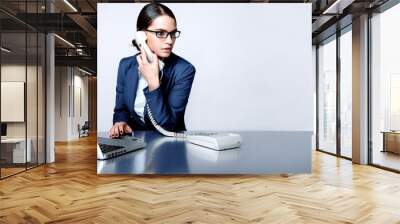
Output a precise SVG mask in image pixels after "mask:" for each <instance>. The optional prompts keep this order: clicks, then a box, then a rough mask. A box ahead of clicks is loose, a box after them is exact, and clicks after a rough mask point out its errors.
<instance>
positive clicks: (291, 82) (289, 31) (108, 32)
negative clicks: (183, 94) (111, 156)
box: [97, 3, 315, 131]
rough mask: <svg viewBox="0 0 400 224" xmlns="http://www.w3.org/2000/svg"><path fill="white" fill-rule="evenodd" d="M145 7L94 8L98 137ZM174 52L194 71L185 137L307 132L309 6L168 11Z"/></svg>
mask: <svg viewBox="0 0 400 224" xmlns="http://www.w3.org/2000/svg"><path fill="white" fill-rule="evenodd" d="M144 5H145V4H135V3H133V4H98V17H97V18H98V39H97V40H98V60H97V61H98V107H97V111H98V131H107V130H108V129H109V128H110V126H111V125H112V114H113V107H114V102H115V84H116V77H117V69H118V62H119V60H120V59H121V58H122V57H126V56H130V55H132V54H134V53H135V49H134V48H133V47H131V46H130V42H131V40H132V37H133V34H134V31H135V27H136V18H137V15H138V13H139V11H140V10H141V8H142V7H143V6H144ZM166 5H167V6H168V7H170V8H171V9H172V11H173V12H174V14H175V16H176V18H177V24H178V29H179V30H181V31H182V35H181V37H179V38H178V39H177V41H176V44H175V47H174V52H175V53H176V54H178V55H180V56H182V57H184V58H185V59H187V60H188V61H190V62H191V63H192V64H193V65H194V66H195V67H196V70H197V73H196V77H195V81H194V83H193V87H192V92H191V96H190V99H189V104H188V107H187V112H186V117H185V120H186V124H187V127H188V129H189V130H200V129H202V130H306V131H312V130H313V113H314V110H313V94H314V88H315V85H314V81H313V80H314V76H313V72H312V60H311V57H312V50H311V49H312V47H311V23H310V20H311V4H264V3H258V4H254V3H252V4H246V3H244V4H241V3H234V4H233V3H232V4H184V3H179V4H177V3H175V4H166Z"/></svg>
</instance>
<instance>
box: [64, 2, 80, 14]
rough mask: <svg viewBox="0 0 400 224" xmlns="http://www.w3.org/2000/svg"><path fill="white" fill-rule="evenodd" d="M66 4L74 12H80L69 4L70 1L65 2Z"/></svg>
mask: <svg viewBox="0 0 400 224" xmlns="http://www.w3.org/2000/svg"><path fill="white" fill-rule="evenodd" d="M64 2H65V4H67V5H68V6H69V7H70V8H71V9H72V10H74V11H75V12H78V10H77V9H76V8H75V7H74V6H73V5H72V4H71V3H69V1H68V0H64Z"/></svg>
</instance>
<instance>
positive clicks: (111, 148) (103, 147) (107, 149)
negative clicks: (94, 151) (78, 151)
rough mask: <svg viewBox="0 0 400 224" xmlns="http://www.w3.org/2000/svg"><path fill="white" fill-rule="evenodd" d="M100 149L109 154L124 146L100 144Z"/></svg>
mask: <svg viewBox="0 0 400 224" xmlns="http://www.w3.org/2000/svg"><path fill="white" fill-rule="evenodd" d="M99 147H100V149H101V151H102V152H103V153H109V152H112V151H115V150H117V149H121V148H123V147H122V146H116V145H106V144H99Z"/></svg>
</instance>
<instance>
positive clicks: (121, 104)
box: [109, 3, 196, 138]
mask: <svg viewBox="0 0 400 224" xmlns="http://www.w3.org/2000/svg"><path fill="white" fill-rule="evenodd" d="M136 29H137V31H144V32H145V33H146V35H147V45H148V46H149V48H150V49H151V50H152V51H153V52H154V53H153V58H154V59H155V60H154V61H153V62H152V63H150V62H149V61H148V60H147V57H146V56H145V53H144V50H143V49H142V48H139V47H138V45H137V44H136V42H135V41H133V44H134V45H135V47H136V48H137V49H138V50H140V53H138V54H136V55H134V56H131V57H127V58H123V59H122V60H121V61H120V63H119V67H118V77H117V87H116V99H115V108H114V115H113V126H112V127H111V128H110V130H109V136H110V137H111V138H118V137H119V136H120V135H123V134H126V133H131V132H132V131H134V130H153V129H155V128H154V126H153V125H152V123H151V121H150V119H149V117H148V114H147V110H146V109H145V106H146V104H148V106H149V107H150V109H151V112H152V115H153V117H154V119H155V120H156V121H157V123H158V124H159V125H161V126H162V127H163V128H164V129H166V130H169V131H184V130H186V126H185V122H184V115H185V109H186V105H187V103H188V99H189V95H190V90H191V88H192V83H193V79H194V75H195V72H196V70H195V68H194V66H193V65H192V64H191V63H189V62H188V61H186V60H185V59H183V58H182V57H180V56H178V55H176V54H174V53H172V49H173V47H174V44H175V40H176V38H178V37H179V35H180V31H178V30H177V23H176V19H175V16H174V14H173V13H172V11H171V10H170V9H169V8H168V7H166V6H165V5H162V4H159V3H150V4H147V5H146V6H144V7H143V9H142V10H141V11H140V13H139V16H138V20H137V25H136ZM159 60H162V61H163V62H164V64H165V66H164V68H163V69H162V70H161V71H160V69H159Z"/></svg>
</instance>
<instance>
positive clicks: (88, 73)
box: [78, 67, 92, 76]
mask: <svg viewBox="0 0 400 224" xmlns="http://www.w3.org/2000/svg"><path fill="white" fill-rule="evenodd" d="M78 70H79V71H81V72H83V73H85V74H87V75H90V76H91V75H92V73H90V72H88V71H86V70H83V69H81V68H79V67H78Z"/></svg>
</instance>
